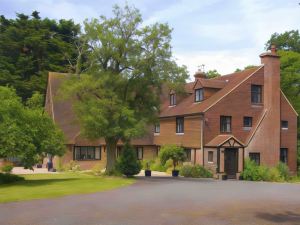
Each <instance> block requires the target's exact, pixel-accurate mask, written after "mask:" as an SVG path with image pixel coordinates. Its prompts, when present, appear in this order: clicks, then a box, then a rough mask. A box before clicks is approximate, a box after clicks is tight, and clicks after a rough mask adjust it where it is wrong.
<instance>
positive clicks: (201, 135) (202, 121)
mask: <svg viewBox="0 0 300 225" xmlns="http://www.w3.org/2000/svg"><path fill="white" fill-rule="evenodd" d="M200 122H201V130H200V142H201V144H200V149H201V151H202V166H203V167H204V148H203V134H204V114H203V113H202V116H201V121H200Z"/></svg>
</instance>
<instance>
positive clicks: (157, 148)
mask: <svg viewBox="0 0 300 225" xmlns="http://www.w3.org/2000/svg"><path fill="white" fill-rule="evenodd" d="M159 151H160V146H157V147H156V154H155V156H156V157H158V154H159Z"/></svg>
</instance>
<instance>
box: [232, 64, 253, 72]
mask: <svg viewBox="0 0 300 225" xmlns="http://www.w3.org/2000/svg"><path fill="white" fill-rule="evenodd" d="M254 67H256V66H255V65H248V66H245V67H244V70H247V69H252V68H254ZM241 71H242V70H241V69H240V68H237V69H236V70H235V71H234V72H235V73H236V72H241Z"/></svg>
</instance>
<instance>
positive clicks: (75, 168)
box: [64, 160, 80, 172]
mask: <svg viewBox="0 0 300 225" xmlns="http://www.w3.org/2000/svg"><path fill="white" fill-rule="evenodd" d="M64 170H65V171H72V172H78V171H80V165H79V164H78V163H77V162H76V161H74V160H71V161H70V162H68V163H67V164H66V165H65V166H64Z"/></svg>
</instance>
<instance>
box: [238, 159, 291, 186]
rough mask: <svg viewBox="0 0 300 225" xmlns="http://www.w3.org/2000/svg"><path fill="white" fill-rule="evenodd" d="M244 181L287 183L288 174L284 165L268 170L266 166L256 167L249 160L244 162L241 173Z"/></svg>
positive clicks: (280, 164)
mask: <svg viewBox="0 0 300 225" xmlns="http://www.w3.org/2000/svg"><path fill="white" fill-rule="evenodd" d="M241 176H242V177H243V179H244V180H252V181H274V182H280V181H287V180H289V179H290V172H289V169H288V167H287V165H286V164H284V163H279V164H278V165H277V166H276V167H271V168H268V167H266V166H263V165H261V166H258V165H257V164H256V163H255V162H254V161H251V160H250V159H246V160H245V168H244V171H243V172H242V173H241Z"/></svg>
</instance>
